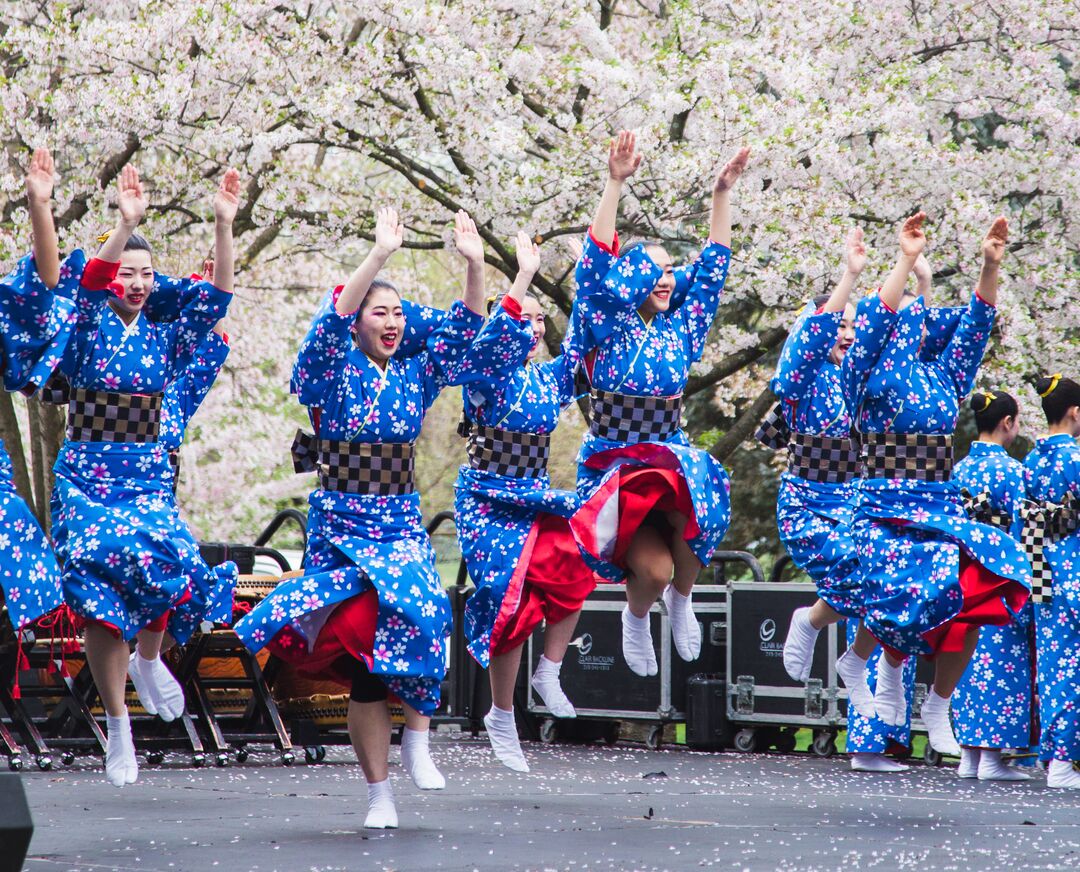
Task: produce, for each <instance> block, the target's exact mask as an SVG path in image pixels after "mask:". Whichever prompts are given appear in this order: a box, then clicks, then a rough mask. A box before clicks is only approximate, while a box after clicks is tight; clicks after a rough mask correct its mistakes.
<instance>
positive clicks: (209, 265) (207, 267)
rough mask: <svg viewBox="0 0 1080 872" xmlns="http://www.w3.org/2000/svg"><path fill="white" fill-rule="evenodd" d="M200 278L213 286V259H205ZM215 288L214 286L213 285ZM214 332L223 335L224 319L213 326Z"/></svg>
mask: <svg viewBox="0 0 1080 872" xmlns="http://www.w3.org/2000/svg"><path fill="white" fill-rule="evenodd" d="M202 277H203V278H204V279H206V280H207V281H208V282H210V284H212V285H213V284H214V259H213V258H212V257H208V258H206V260H204V261H203V265H202ZM215 287H216V285H215ZM214 332H215V333H216V334H217V335H218V336H222V337H223V336H224V335H225V319H224V318H222V319H221V320H220V321H218V322H217V324H215V325H214Z"/></svg>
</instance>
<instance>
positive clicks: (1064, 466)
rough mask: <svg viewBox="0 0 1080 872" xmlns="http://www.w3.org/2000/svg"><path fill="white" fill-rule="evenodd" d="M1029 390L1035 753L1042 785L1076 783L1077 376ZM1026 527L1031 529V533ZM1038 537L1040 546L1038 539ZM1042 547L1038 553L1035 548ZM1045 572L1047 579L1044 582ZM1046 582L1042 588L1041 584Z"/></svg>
mask: <svg viewBox="0 0 1080 872" xmlns="http://www.w3.org/2000/svg"><path fill="white" fill-rule="evenodd" d="M1036 390H1037V391H1038V392H1039V396H1040V397H1041V398H1042V407H1043V412H1045V413H1046V423H1047V425H1048V426H1047V431H1048V435H1046V436H1043V437H1041V438H1040V439H1038V440H1037V441H1036V443H1035V448H1034V450H1033V451H1032V452H1031V453H1030V454H1029V455H1028V456H1027V459H1026V460H1025V461H1024V484H1025V489H1026V493H1027V499H1028V500H1030V501H1032V502H1033V503H1034V505H1025V506H1024V507H1023V508H1022V509H1021V513H1022V514H1023V515H1024V516H1025V517H1024V525H1025V529H1024V532H1023V534H1022V535H1023V536H1024V539H1025V543H1026V544H1028V546H1029V551H1030V552H1034V553H1033V557H1032V564H1033V566H1034V576H1035V578H1036V584H1034V585H1033V599H1035V600H1036V601H1035V602H1034V604H1033V609H1034V612H1035V648H1036V673H1037V681H1038V687H1039V723H1040V725H1041V730H1042V734H1041V736H1040V750H1039V756H1040V758H1041V759H1043V760H1047V761H1049V766H1048V771H1047V776H1046V786H1047V787H1062V788H1072V789H1076V788H1080V772H1078V771H1077V769H1076V765H1077V763H1080V717H1078V716H1077V712H1078V711H1080V682H1078V680H1077V673H1076V664H1077V662H1078V661H1080V580H1078V579H1080V523H1078V520H1080V506H1078V500H1080V447H1077V445H1076V438H1077V436H1080V384H1077V383H1076V382H1075V381H1073V380H1072V379H1071V378H1064V377H1063V376H1062V375H1061V374H1060V373H1058V374H1057V375H1053V376H1051V377H1049V378H1042V379H1039V381H1038V383H1037V384H1036ZM1030 533H1035V534H1036V535H1035V536H1034V537H1032V536H1030ZM1040 545H1041V549H1040V547H1039V546H1040ZM1040 550H1041V554H1039V553H1038V552H1039V551H1040ZM1045 576H1049V581H1050V582H1051V584H1050V585H1048V586H1047V585H1046V584H1045V582H1046V580H1047V579H1046V578H1045ZM1047 587H1048V588H1049V589H1047Z"/></svg>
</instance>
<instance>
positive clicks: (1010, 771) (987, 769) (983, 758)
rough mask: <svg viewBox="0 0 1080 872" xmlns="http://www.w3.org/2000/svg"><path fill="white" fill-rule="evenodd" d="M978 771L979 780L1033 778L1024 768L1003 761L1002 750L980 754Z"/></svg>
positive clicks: (1024, 779)
mask: <svg viewBox="0 0 1080 872" xmlns="http://www.w3.org/2000/svg"><path fill="white" fill-rule="evenodd" d="M964 750H967V749H966V748H965V749H964ZM962 759H963V757H961V760H962ZM978 773H979V781H1029V780H1030V779H1031V776H1030V775H1028V774H1027V773H1026V772H1025V771H1024V770H1023V769H1017V768H1016V767H1015V766H1010V765H1009V764H1008V763H1004V762H1002V759H1001V752H1000V751H989V750H985V751H983V752H982V753H981V754H980V755H979V770H978Z"/></svg>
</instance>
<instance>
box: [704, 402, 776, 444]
mask: <svg viewBox="0 0 1080 872" xmlns="http://www.w3.org/2000/svg"><path fill="white" fill-rule="evenodd" d="M775 402H776V396H775V395H774V394H773V392H772V391H771V390H770V389H769V386H768V385H766V386H765V389H764V390H763V391H762V392H761V393H760V394H758V396H757V399H756V400H754V402H752V403H751V404H750V408H748V409H747V410H746V411H745V412H743V413H742V414H741V415H740V416H739V419H738V420H737V421H736V422H735V424H734V426H732V428H731V429H730V430H728V431H727V433H725V434H724V435H723V436H721V437H720V438H719V439H717V440H716V442H714V443H713V446H712V448H710V449H709V454H711V455H712V456H713V457H715V458H716V459H717V460H719V461H720V462H721V463H723V462H724V461H725V460H726V459H727V458H728V457H729V456H730V455H731V453H732V452H734V451H735V449H736V448H738V447H739V446H740V445H741V444H742V443H743V441H745V440H746V439H747V438H748V437H749V436H750V435H751V434H752V433H753V432H754V430H755V429H756V428H757V425H758V424H760V423H761V419H762V418H764V417H765V413H766V412H768V411H769V407H770V406H772V405H773V404H774V403H775Z"/></svg>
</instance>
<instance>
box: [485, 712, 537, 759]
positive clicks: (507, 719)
mask: <svg viewBox="0 0 1080 872" xmlns="http://www.w3.org/2000/svg"><path fill="white" fill-rule="evenodd" d="M484 727H485V728H486V729H487V734H488V741H489V742H491V751H492V753H493V754H494V755H495V759H497V760H498V761H499V762H500V763H502V765H503V766H505V767H507V768H508V769H513V770H514V771H515V772H528V771H529V764H528V763H527V762H526V761H525V755H524V754H523V753H522V751H521V741H520V740H519V739H518V734H517V724H516V723H515V722H514V710H513V709H510V710H509V711H507V710H506V709H501V708H499V707H498V706H495V705H492V707H491V711H489V712H488V713H487V714H486V715H484Z"/></svg>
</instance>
